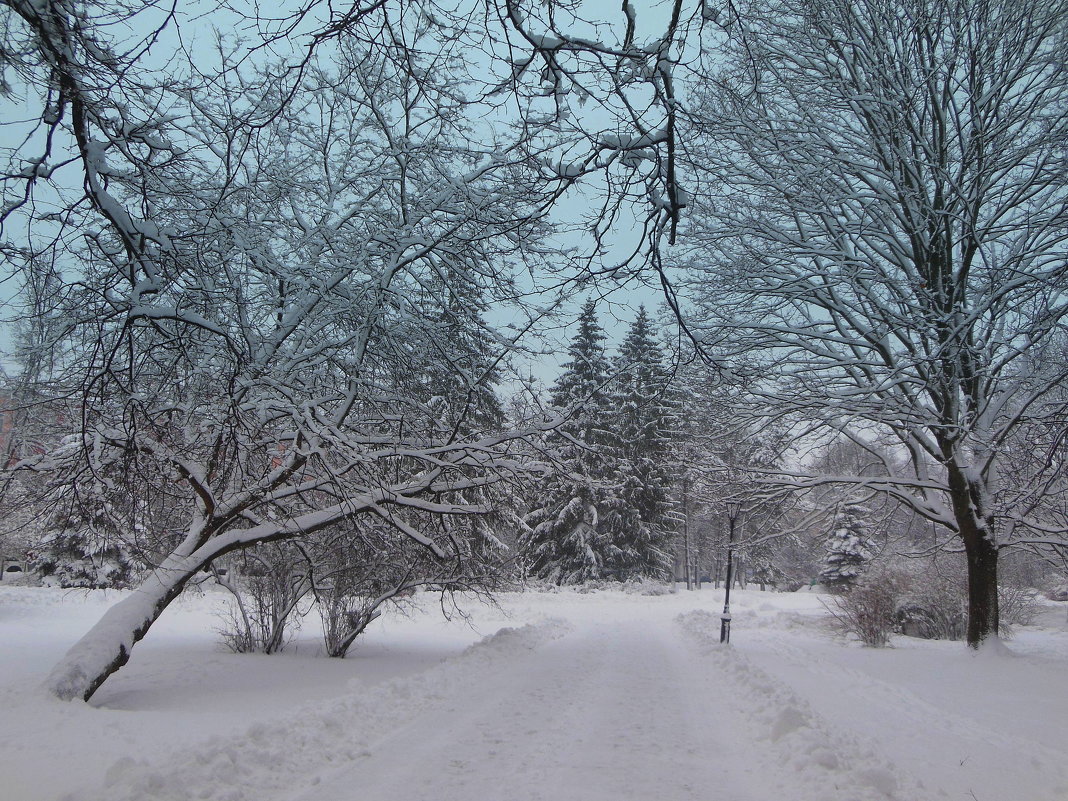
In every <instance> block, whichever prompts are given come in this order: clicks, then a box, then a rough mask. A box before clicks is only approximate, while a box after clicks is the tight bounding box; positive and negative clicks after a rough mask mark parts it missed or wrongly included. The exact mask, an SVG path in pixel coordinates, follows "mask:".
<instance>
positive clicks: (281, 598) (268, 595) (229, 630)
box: [216, 543, 311, 654]
mask: <svg viewBox="0 0 1068 801" xmlns="http://www.w3.org/2000/svg"><path fill="white" fill-rule="evenodd" d="M239 564H240V565H241V568H240V574H239V575H237V576H234V575H233V574H230V575H228V576H226V577H225V578H223V577H222V576H221V575H220V574H218V573H217V574H216V578H217V580H218V581H219V583H220V584H222V586H224V587H225V588H226V589H228V590H229V591H230V592H231V593H232V595H233V605H232V606H231V607H230V609H229V610H228V611H227V612H226V613H225V615H224V628H222V629H220V631H219V634H220V635H221V636H222V639H223V643H225V645H226V647H227V648H229V649H230V650H231V651H233V652H235V653H249V652H252V651H258V652H260V653H264V654H273V653H277V652H278V651H280V650H282V648H284V647H285V644H286V642H287V639H288V636H289V635H291V634H292V632H293V630H294V629H295V628H296V627H298V626H299V623H300V618H301V617H302V616H303V615H302V610H301V609H300V603H301V601H302V600H303V599H304V598H305V597H306V596H307V595H308V593H309V592H310V591H311V583H310V577H309V567H308V564H307V562H306V561H305V560H304V559H303V558H302V554H301V553H300V551H298V550H297V549H296V548H294V547H292V546H290V545H288V544H285V543H282V544H275V543H269V544H266V545H259V546H256V547H254V548H248V549H246V550H244V551H243V552H242V553H241V557H240V562H239ZM304 611H306V610H304Z"/></svg>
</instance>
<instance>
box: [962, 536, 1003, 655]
mask: <svg viewBox="0 0 1068 801" xmlns="http://www.w3.org/2000/svg"><path fill="white" fill-rule="evenodd" d="M964 550H965V553H966V555H967V557H968V645H970V646H971V647H972V648H978V647H979V646H980V645H981V644H982V642H983V640H985V639H986V638H987V637H990V636H997V633H998V615H999V611H998V549H997V547H996V546H995V545H994V544H993V543H992V542H991V541H990V540H989V539H987V538H986V537H978V538H976V539H975V541H974V542H971V543H969V542H968V541H965V543H964Z"/></svg>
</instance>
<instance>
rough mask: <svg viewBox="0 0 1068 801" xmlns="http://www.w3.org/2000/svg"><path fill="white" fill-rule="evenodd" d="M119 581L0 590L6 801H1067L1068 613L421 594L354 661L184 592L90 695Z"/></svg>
mask: <svg viewBox="0 0 1068 801" xmlns="http://www.w3.org/2000/svg"><path fill="white" fill-rule="evenodd" d="M117 597H118V594H116V593H110V594H105V593H91V594H88V595H87V594H85V593H79V592H69V591H60V590H53V589H46V588H19V587H0V642H2V646H0V708H2V712H0V799H2V801H52V800H53V799H78V800H79V801H81V800H83V799H84V800H86V801H88V800H89V799H93V800H94V801H95V800H97V799H101V800H102V799H108V800H109V801H127V800H128V801H133V800H134V799H136V800H137V801H143V800H148V799H216V800H218V801H239V800H240V801H246V800H247V801H343V800H344V801H387V799H388V801H424V800H425V801H461V800H462V801H497V800H498V799H500V800H501V801H504V800H506V799H507V800H508V801H527V800H528V799H529V800H530V801H533V800H534V799H545V800H546V801H549V800H550V799H552V801H569V799H582V801H619V800H620V799H635V800H640V801H645V800H646V799H649V800H651V799H662V800H664V801H684V800H685V799H710V800H712V801H719V800H720V799H723V800H724V801H726V800H727V799H729V801H865V800H866V799H897V800H898V801H926V800H927V799H931V800H932V801H936V800H937V799H953V801H1065V799H1068V759H1066V757H1068V723H1066V721H1068V692H1066V686H1068V625H1066V622H1065V617H1066V610H1065V605H1064V604H1060V605H1053V604H1050V605H1049V606H1048V607H1047V609H1046V611H1045V612H1044V613H1043V614H1042V615H1041V616H1040V619H1039V620H1038V622H1037V625H1034V626H1030V627H1026V628H1023V629H1021V630H1020V631H1019V633H1018V635H1017V637H1016V638H1015V639H1014V640H1012V641H1011V642H1010V643H1008V645H1007V648H1005V649H1001V650H997V649H993V650H989V651H984V652H983V653H980V654H973V653H970V652H969V651H968V650H967V649H966V648H964V646H962V645H961V644H959V643H945V642H928V641H920V640H910V639H905V638H897V639H895V641H894V643H893V647H892V648H888V649H883V650H870V649H864V648H861V647H859V646H858V645H857V644H855V643H852V642H849V641H847V640H845V639H842V638H840V637H838V636H836V635H835V634H834V633H833V632H832V631H831V630H830V628H829V626H828V625H827V619H826V618H827V615H826V612H825V611H824V609H823V607H822V606H821V604H820V598H819V596H817V595H815V594H812V593H796V594H789V595H787V594H773V593H761V592H757V591H752V590H750V591H743V592H738V593H737V595H736V596H732V601H736V603H734V604H732V606H733V608H734V611H735V615H734V628H733V633H732V638H731V639H732V644H731V645H730V646H729V647H722V646H720V645H719V642H718V639H719V619H718V611H719V609H720V607H721V605H722V591H717V590H710V589H705V590H702V591H700V592H685V591H680V592H678V593H676V594H674V595H666V596H659V597H648V596H641V595H628V594H624V593H621V592H597V593H589V594H582V593H575V592H570V591H569V592H559V593H526V594H522V595H520V594H515V595H506V596H504V597H503V598H502V605H501V608H500V609H492V608H488V607H486V606H483V605H480V604H478V603H475V602H472V605H470V606H469V607H468V608H467V611H468V612H469V613H470V618H469V621H467V622H465V621H463V620H460V619H454V620H453V621H451V622H447V621H443V620H442V618H441V614H440V611H439V610H438V608H437V605H436V603H437V599H436V598H435V597H433V596H425V597H423V598H422V599H421V606H420V608H419V609H418V610H417V611H416V612H415V613H414V614H412V615H411V616H409V617H401V616H398V615H395V614H388V615H386V616H384V617H383V618H381V619H379V620H378V621H376V622H375V623H373V624H372V626H371V627H370V628H369V629H368V632H367V633H366V634H365V635H364V637H362V638H361V640H362V642H360V643H359V644H358V645H357V646H356V648H355V649H354V651H353V653H352V655H351V656H350V658H348V659H346V660H333V659H326V658H323V657H321V656H319V655H318V653H317V652H318V649H319V646H318V643H317V636H318V631H317V630H318V621H317V619H313V618H308V619H306V620H305V624H304V629H303V630H302V632H301V633H300V634H299V636H298V637H297V638H296V639H295V640H294V642H293V644H292V645H291V647H290V649H289V651H288V652H287V653H284V654H281V655H275V656H260V655H234V654H230V653H228V652H226V651H225V650H224V649H223V648H222V647H221V646H220V645H219V642H218V636H217V635H216V634H215V632H214V629H216V628H218V627H219V626H220V625H221V621H220V619H219V618H218V610H219V609H220V608H221V605H222V604H223V603H224V596H223V595H221V594H217V593H214V592H212V593H207V594H204V595H200V596H193V597H189V598H184V599H182V600H181V601H180V602H178V603H176V604H175V605H174V606H173V607H172V609H170V610H169V611H168V612H167V613H166V614H165V615H164V617H163V618H162V619H161V620H160V622H159V623H158V624H157V625H156V627H154V628H153V630H152V631H151V632H150V634H149V636H148V638H147V639H146V640H145V641H144V642H143V643H141V644H140V645H139V646H138V647H137V649H136V650H135V651H134V655H133V659H132V660H131V662H130V664H129V665H128V666H127V667H126V668H125V669H123V670H122V671H120V672H119V673H118V674H117V675H116V676H114V677H113V678H112V679H111V680H109V681H108V682H107V683H106V684H105V685H104V686H103V687H102V688H101V690H100V691H99V692H98V693H97V695H96V696H95V697H94V699H93V702H92V704H91V705H86V704H82V703H63V702H60V701H56V700H54V699H52V698H50V697H48V696H46V695H44V694H43V693H42V691H41V690H40V689H39V687H38V684H39V682H40V681H41V680H42V678H43V677H44V675H45V674H46V673H47V671H48V669H49V668H50V667H51V665H52V663H53V662H54V661H55V660H56V659H57V658H58V657H59V656H60V655H61V654H62V652H63V651H64V650H65V649H66V648H67V647H68V646H69V645H70V644H71V643H72V642H73V641H74V639H75V638H76V637H77V636H78V635H79V634H80V633H81V632H83V631H84V630H85V629H86V628H87V627H88V626H89V625H90V624H91V623H93V622H94V621H95V619H96V618H97V617H98V616H99V615H100V613H101V611H102V610H103V609H104V608H105V606H107V605H108V604H110V603H113V602H114V600H115V599H116V598H117Z"/></svg>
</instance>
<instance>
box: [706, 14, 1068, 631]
mask: <svg viewBox="0 0 1068 801" xmlns="http://www.w3.org/2000/svg"><path fill="white" fill-rule="evenodd" d="M1066 20H1068V6H1066V4H1065V3H1064V2H1061V0H1056V1H1055V2H1053V3H1046V2H1036V1H1035V0H1023V2H1018V1H1017V0H1013V1H1012V2H1007V1H1005V0H859V2H854V0H818V1H817V0H802V1H801V2H800V3H795V4H789V5H787V4H783V3H781V2H778V0H771V1H766V0H761V1H760V2H757V3H754V4H751V5H750V6H748V7H747V9H746V12H745V29H744V32H741V31H739V32H738V35H737V36H735V37H733V38H731V39H730V40H729V42H728V43H727V45H726V53H725V56H726V58H727V61H726V63H727V64H728V66H727V67H725V68H724V69H723V70H722V71H721V72H719V73H718V74H716V75H709V76H708V82H707V84H706V86H705V88H704V90H703V92H702V95H701V97H700V99H699V100H697V102H695V103H694V104H693V107H694V108H695V109H697V110H698V113H697V115H696V116H695V118H694V119H693V122H694V126H695V127H694V130H693V132H692V133H693V138H694V142H695V144H694V153H695V154H697V155H699V156H700V163H696V162H695V164H694V165H693V167H694V169H695V170H700V171H701V172H702V173H704V174H706V175H709V176H710V177H713V176H714V178H715V180H714V181H712V180H710V181H709V183H708V192H707V195H703V196H702V198H700V202H699V206H700V207H699V208H698V209H696V211H695V225H694V230H693V233H694V235H695V242H699V244H698V245H696V247H697V248H698V250H699V253H700V255H699V259H700V260H701V261H702V262H703V263H704V264H706V265H711V267H710V268H709V269H708V270H707V271H706V272H705V273H704V275H703V276H702V277H701V279H700V280H701V281H702V282H703V284H704V287H703V298H704V303H705V311H706V312H707V316H706V320H707V322H708V324H709V326H710V329H713V330H714V333H713V332H712V331H710V339H716V341H717V343H718V345H719V347H720V348H721V349H722V351H723V352H724V353H725V354H728V355H729V357H730V358H731V360H732V361H733V364H734V366H735V367H736V370H737V373H736V374H737V375H739V376H741V377H742V378H744V379H745V380H746V381H747V382H748V388H749V389H750V390H751V391H752V397H753V398H754V399H755V405H754V407H753V409H752V413H753V415H754V416H755V417H757V418H758V419H772V418H779V419H784V420H788V421H791V422H793V423H795V424H796V427H795V429H794V430H795V431H798V432H819V433H824V434H831V433H834V432H843V433H846V434H847V435H848V434H849V432H850V431H852V432H861V431H863V432H865V436H870V435H871V433H872V432H875V433H877V434H878V435H879V436H881V437H883V438H885V439H887V440H893V441H895V442H896V444H897V448H898V450H899V451H901V452H904V453H906V454H908V456H909V459H908V462H907V469H906V470H902V469H901V467H900V465H896V464H886V465H885V470H884V471H882V472H883V473H884V475H853V476H819V475H800V474H795V475H793V476H789V477H785V478H784V481H785V483H787V484H788V485H791V486H793V487H798V488H805V487H812V486H814V485H817V484H820V483H823V482H840V483H841V482H844V483H851V484H853V485H858V486H862V487H864V488H866V489H869V490H872V489H875V490H879V491H882V492H886V493H889V494H890V495H891V496H893V497H894V498H896V499H897V500H899V501H900V502H902V503H904V504H907V505H908V506H910V507H911V508H912V509H914V510H915V511H916V512H918V513H919V514H920V515H922V516H924V517H926V518H927V519H929V520H931V521H934V522H936V523H937V524H940V525H941V526H943V527H945V528H946V529H947V530H948V531H950V532H952V533H953V534H954V535H955V536H956V537H957V538H958V539H959V542H960V543H961V544H962V545H963V547H964V550H965V552H966V554H967V563H968V575H969V624H968V642H969V644H971V645H972V646H978V645H979V644H980V643H981V642H982V641H983V640H984V639H985V638H987V637H989V636H993V635H996V632H997V629H998V600H997V564H998V551H999V549H1000V548H1001V547H1003V546H1004V545H1005V544H1006V541H1005V539H1004V533H1005V532H1006V529H1007V527H1011V528H1012V529H1013V530H1014V531H1015V536H1016V537H1020V536H1021V532H1022V530H1024V529H1027V528H1028V527H1029V526H1030V527H1032V528H1031V531H1032V534H1033V535H1035V536H1042V537H1048V527H1044V526H1043V525H1042V523H1041V521H1039V520H1037V519H1036V518H1035V517H1033V516H1029V515H1028V510H1027V508H1026V507H1025V506H1022V505H1009V506H1004V507H999V505H998V503H997V500H996V499H997V498H998V497H999V466H1000V463H1001V462H1002V461H1003V455H1004V453H1005V450H1006V448H1007V447H1009V446H1010V444H1011V442H1012V439H1013V436H1014V432H1016V431H1017V430H1019V429H1020V428H1021V427H1023V426H1027V425H1029V424H1030V423H1031V422H1033V421H1034V420H1035V418H1036V416H1038V417H1041V416H1044V415H1047V414H1048V413H1049V411H1050V408H1051V407H1050V405H1048V404H1045V403H1044V400H1045V399H1047V398H1048V397H1049V396H1050V393H1051V392H1052V391H1053V390H1054V388H1056V387H1058V386H1059V385H1061V384H1062V383H1063V382H1064V380H1065V379H1066V378H1068V369H1066V367H1065V364H1064V363H1063V362H1060V363H1059V364H1058V365H1057V366H1055V367H1053V368H1052V369H1050V370H1049V371H1047V372H1044V373H1041V374H1038V373H1035V372H1033V371H1025V370H1020V369H1017V368H1018V366H1019V365H1021V364H1022V363H1023V362H1024V361H1025V360H1026V359H1027V358H1028V357H1029V355H1030V354H1034V353H1037V352H1040V351H1042V350H1043V349H1045V348H1046V347H1047V346H1048V344H1049V343H1050V341H1051V339H1052V338H1054V337H1055V336H1057V332H1058V331H1059V330H1060V329H1061V328H1062V326H1063V321H1064V319H1065V315H1066V313H1068V291H1066V290H1068V258H1066V256H1068V252H1066V247H1065V244H1066V242H1068V190H1066V188H1065V187H1066V186H1068V161H1066V160H1065V158H1064V143H1065V141H1068V72H1066V71H1065V70H1064V67H1063V58H1062V57H1061V54H1063V48H1064V42H1065V30H1066ZM697 140H700V143H699V144H698V143H697ZM854 438H855V439H856V440H857V442H858V444H861V445H862V444H863V440H862V439H861V438H860V437H859V436H858V435H856V434H854ZM1044 470H1045V472H1046V473H1047V476H1048V474H1049V473H1050V472H1059V471H1060V470H1062V467H1061V466H1060V465H1059V464H1055V463H1052V462H1051V463H1049V464H1047V465H1045V466H1044Z"/></svg>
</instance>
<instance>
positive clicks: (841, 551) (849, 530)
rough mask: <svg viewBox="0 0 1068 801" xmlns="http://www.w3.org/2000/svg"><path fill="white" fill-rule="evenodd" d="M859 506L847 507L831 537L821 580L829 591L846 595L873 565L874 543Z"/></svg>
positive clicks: (843, 510) (828, 538)
mask: <svg viewBox="0 0 1068 801" xmlns="http://www.w3.org/2000/svg"><path fill="white" fill-rule="evenodd" d="M859 511H860V510H859V509H858V508H857V507H856V506H852V505H847V506H845V507H843V509H842V514H841V519H840V520H839V523H838V525H837V526H836V527H835V529H834V531H833V532H831V534H830V535H829V536H828V537H827V554H826V556H825V557H824V559H823V569H822V570H821V571H820V575H819V580H820V583H821V584H824V585H826V586H827V587H829V588H831V589H834V590H838V591H844V590H847V589H849V588H850V587H852V586H853V584H855V583H856V581H857V579H858V578H860V576H861V575H863V573H864V571H865V569H866V568H867V565H868V563H869V562H870V561H871V559H872V556H873V555H874V554H873V550H874V546H873V543H872V541H871V539H870V538H869V537H868V536H867V534H866V533H865V531H864V524H863V523H862V522H861V519H860V516H859V514H858V512H859Z"/></svg>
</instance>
